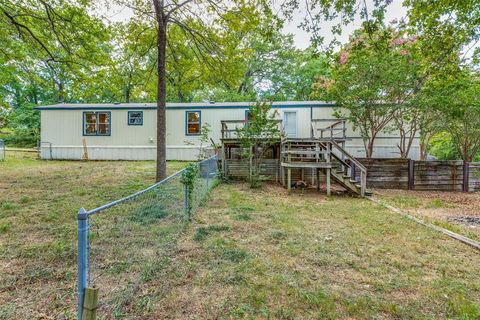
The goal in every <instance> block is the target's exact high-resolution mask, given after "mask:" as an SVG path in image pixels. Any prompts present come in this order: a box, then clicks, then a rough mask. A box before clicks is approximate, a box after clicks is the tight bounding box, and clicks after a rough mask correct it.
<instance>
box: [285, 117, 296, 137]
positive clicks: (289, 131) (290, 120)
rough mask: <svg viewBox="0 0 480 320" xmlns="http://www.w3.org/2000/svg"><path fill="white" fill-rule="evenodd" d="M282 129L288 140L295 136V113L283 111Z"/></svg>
mask: <svg viewBox="0 0 480 320" xmlns="http://www.w3.org/2000/svg"><path fill="white" fill-rule="evenodd" d="M283 129H284V130H285V134H286V135H287V137H289V138H295V137H296V136H297V112H296V111H285V112H284V113H283Z"/></svg>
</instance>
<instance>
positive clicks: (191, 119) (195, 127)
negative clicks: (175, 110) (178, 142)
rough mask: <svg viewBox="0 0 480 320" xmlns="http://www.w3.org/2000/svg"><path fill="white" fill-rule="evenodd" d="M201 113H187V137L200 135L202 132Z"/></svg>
mask: <svg viewBox="0 0 480 320" xmlns="http://www.w3.org/2000/svg"><path fill="white" fill-rule="evenodd" d="M201 119H202V116H201V112H200V111H187V119H186V120H187V121H186V122H187V128H186V129H187V135H196V134H200V130H201V126H202V124H201Z"/></svg>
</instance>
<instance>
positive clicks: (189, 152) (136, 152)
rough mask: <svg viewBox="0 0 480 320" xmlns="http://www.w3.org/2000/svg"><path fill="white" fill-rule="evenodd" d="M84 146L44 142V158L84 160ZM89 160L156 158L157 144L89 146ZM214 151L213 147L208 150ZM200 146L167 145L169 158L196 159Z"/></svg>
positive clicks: (41, 152) (41, 153)
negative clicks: (50, 144)
mask: <svg viewBox="0 0 480 320" xmlns="http://www.w3.org/2000/svg"><path fill="white" fill-rule="evenodd" d="M83 152H84V149H83V146H56V145H52V146H51V147H50V146H49V145H48V144H43V145H42V147H41V151H40V157H41V158H42V159H46V160H50V159H57V160H82V155H83ZM87 152H88V159H89V160H133V161H135V160H156V158H157V154H156V147H155V146H87ZM208 152H209V153H213V150H212V149H209V150H208ZM198 153H199V147H198V146H167V160H181V161H191V160H196V159H197V156H198Z"/></svg>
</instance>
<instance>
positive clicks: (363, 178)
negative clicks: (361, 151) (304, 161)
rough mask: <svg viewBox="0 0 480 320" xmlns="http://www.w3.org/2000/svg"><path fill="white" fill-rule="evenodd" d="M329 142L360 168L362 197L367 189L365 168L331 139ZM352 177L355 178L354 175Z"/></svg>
mask: <svg viewBox="0 0 480 320" xmlns="http://www.w3.org/2000/svg"><path fill="white" fill-rule="evenodd" d="M330 142H331V144H332V145H333V146H335V148H337V149H338V150H340V152H342V153H343V154H344V155H345V156H346V157H347V158H348V159H349V160H350V161H351V162H353V164H355V166H356V167H358V168H360V194H361V195H362V197H363V196H365V192H366V190H367V168H366V167H365V166H364V165H363V164H362V163H361V162H360V161H358V160H357V159H356V158H355V157H354V156H352V155H351V154H350V153H348V152H347V151H346V150H345V149H344V148H342V146H340V145H339V144H338V143H337V142H335V141H334V140H333V139H332V140H331V141H330ZM332 154H333V153H332ZM352 178H353V179H355V177H352Z"/></svg>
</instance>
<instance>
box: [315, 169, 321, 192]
mask: <svg viewBox="0 0 480 320" xmlns="http://www.w3.org/2000/svg"><path fill="white" fill-rule="evenodd" d="M315 170H316V171H317V190H320V169H318V168H317V169H315Z"/></svg>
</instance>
